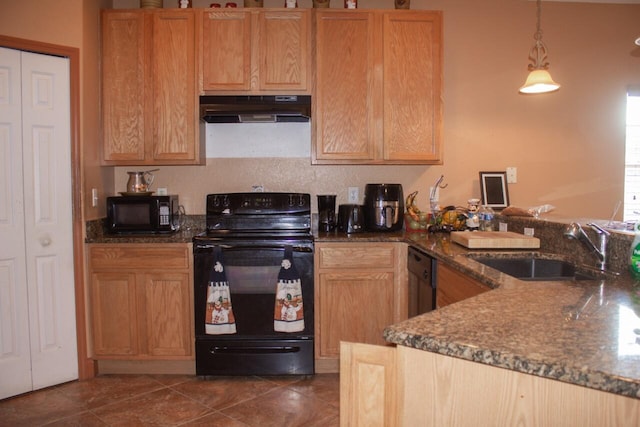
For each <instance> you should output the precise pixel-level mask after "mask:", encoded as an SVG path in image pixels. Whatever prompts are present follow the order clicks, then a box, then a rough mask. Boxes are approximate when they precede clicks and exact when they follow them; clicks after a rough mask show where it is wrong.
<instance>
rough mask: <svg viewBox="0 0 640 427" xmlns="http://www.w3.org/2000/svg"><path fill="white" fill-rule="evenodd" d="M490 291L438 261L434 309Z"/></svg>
mask: <svg viewBox="0 0 640 427" xmlns="http://www.w3.org/2000/svg"><path fill="white" fill-rule="evenodd" d="M490 290H491V288H490V287H489V286H486V285H484V284H482V283H480V282H478V281H477V280H474V279H472V278H471V277H469V276H467V275H466V274H464V273H461V272H459V271H457V270H454V269H453V268H451V267H449V266H448V265H446V264H443V263H442V262H439V261H438V267H437V273H436V308H442V307H444V306H447V305H449V304H453V303H455V302H458V301H462V300H464V299H467V298H471V297H473V296H476V295H478V294H481V293H483V292H487V291H490Z"/></svg>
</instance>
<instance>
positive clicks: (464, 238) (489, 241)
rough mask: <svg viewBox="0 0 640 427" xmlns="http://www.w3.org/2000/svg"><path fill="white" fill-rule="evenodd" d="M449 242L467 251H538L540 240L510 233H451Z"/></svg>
mask: <svg viewBox="0 0 640 427" xmlns="http://www.w3.org/2000/svg"><path fill="white" fill-rule="evenodd" d="M451 241H452V242H455V243H458V244H459V245H462V246H464V247H465V248H469V249H538V248H540V239H538V238H537V237H533V236H525V235H524V234H519V233H514V232H512V231H452V232H451Z"/></svg>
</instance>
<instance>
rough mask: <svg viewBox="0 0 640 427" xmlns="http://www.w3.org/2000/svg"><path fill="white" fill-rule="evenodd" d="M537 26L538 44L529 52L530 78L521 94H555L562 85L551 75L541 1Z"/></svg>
mask: <svg viewBox="0 0 640 427" xmlns="http://www.w3.org/2000/svg"><path fill="white" fill-rule="evenodd" d="M536 7H537V24H536V33H535V34H534V35H533V38H534V39H535V40H536V43H535V44H534V45H533V47H532V48H531V51H530V52H529V59H530V60H531V64H529V71H530V73H529V76H528V77H527V81H526V82H525V83H524V86H522V87H521V88H520V93H526V94H534V93H545V92H553V91H554V90H558V89H560V85H559V84H558V83H556V82H554V81H553V79H552V78H551V74H549V71H547V70H548V69H549V63H548V62H546V61H547V46H545V44H544V43H543V42H542V30H541V29H540V15H541V10H542V6H541V1H540V0H537V2H536Z"/></svg>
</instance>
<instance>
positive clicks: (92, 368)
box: [0, 35, 96, 380]
mask: <svg viewBox="0 0 640 427" xmlns="http://www.w3.org/2000/svg"><path fill="white" fill-rule="evenodd" d="M0 46H2V47H8V48H12V49H18V50H26V51H31V52H35V53H42V54H47V55H57V56H62V57H65V58H68V59H69V74H70V90H69V94H70V110H71V111H70V113H71V116H70V119H71V131H70V133H71V187H72V191H71V193H72V203H73V207H72V216H73V218H72V227H73V256H74V259H76V260H79V261H78V262H76V263H75V265H74V277H75V306H76V334H77V347H78V377H79V379H80V380H83V379H87V378H92V377H94V376H95V375H96V365H95V362H94V361H93V359H91V358H90V357H89V353H88V345H87V336H88V335H87V328H88V321H87V316H86V306H85V299H86V293H85V286H84V281H85V268H84V261H83V260H84V259H85V250H84V232H83V229H84V215H83V209H82V186H83V182H84V170H83V167H82V157H81V143H80V50H79V49H78V48H75V47H68V46H61V45H55V44H51V43H45V42H39V41H33V40H26V39H20V38H16V37H9V36H3V35H0Z"/></svg>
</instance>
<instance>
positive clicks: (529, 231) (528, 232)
mask: <svg viewBox="0 0 640 427" xmlns="http://www.w3.org/2000/svg"><path fill="white" fill-rule="evenodd" d="M534 232H535V230H534V229H533V228H529V227H525V228H524V235H525V236H533V234H534Z"/></svg>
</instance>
